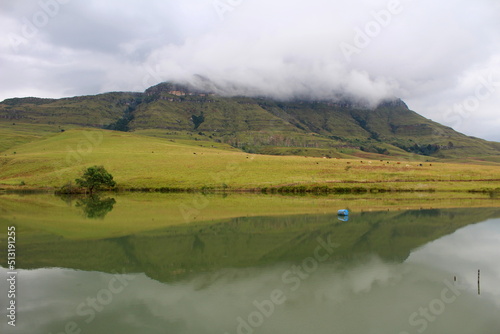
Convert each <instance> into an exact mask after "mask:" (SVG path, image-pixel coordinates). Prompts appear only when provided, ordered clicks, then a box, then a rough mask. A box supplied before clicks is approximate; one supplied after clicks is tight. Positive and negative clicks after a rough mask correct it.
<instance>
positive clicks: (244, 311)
mask: <svg viewBox="0 0 500 334" xmlns="http://www.w3.org/2000/svg"><path fill="white" fill-rule="evenodd" d="M289 269H290V266H289V265H286V266H285V265H279V266H273V267H268V268H253V269H252V268H250V269H230V270H229V269H228V270H222V271H219V272H217V273H212V274H204V275H198V276H197V277H195V278H193V279H191V280H186V281H184V282H179V283H176V284H162V283H159V282H157V281H154V280H151V279H149V278H147V277H146V276H145V275H142V274H140V275H136V276H135V277H136V278H135V279H134V280H133V281H132V282H131V283H130V285H129V286H128V287H127V288H126V289H124V290H123V292H122V293H119V294H116V295H115V296H114V298H113V301H112V303H110V304H109V305H106V306H105V307H104V310H103V311H102V312H100V313H98V314H97V317H96V319H95V320H94V321H93V322H91V323H90V324H87V323H85V317H81V316H78V315H77V314H76V313H75V309H76V307H77V306H78V305H79V304H80V303H82V302H84V301H86V299H87V298H88V297H95V296H96V294H97V293H98V292H99V291H100V290H101V289H105V288H106V287H107V286H108V284H109V281H110V279H112V277H113V275H111V274H102V273H98V272H82V271H72V270H63V269H50V270H48V269H43V270H35V271H21V272H20V274H19V276H18V277H19V279H20V286H22V288H23V294H22V295H21V297H20V300H19V302H20V309H19V313H20V314H22V320H21V317H20V320H19V321H20V325H21V326H23V328H25V329H26V331H25V332H26V333H48V332H50V331H52V332H54V333H55V332H57V333H58V332H60V331H62V330H63V328H64V325H65V323H67V322H68V321H70V320H72V321H75V322H76V323H78V324H79V325H80V327H81V328H82V329H83V332H89V333H96V334H97V333H111V332H114V333H118V332H120V333H180V334H184V333H217V334H221V333H225V332H228V333H230V334H233V333H237V326H238V321H239V320H238V318H239V317H240V319H243V321H248V317H249V316H250V315H251V314H252V312H255V311H256V310H257V309H256V306H255V305H254V304H253V303H254V302H255V301H257V302H259V303H262V302H263V301H264V300H269V299H270V296H271V295H272V292H273V291H274V290H276V289H279V290H281V291H282V292H283V294H284V296H285V297H286V301H285V302H284V303H283V304H281V305H275V306H274V311H273V312H272V314H271V315H270V316H269V317H263V324H262V326H261V327H259V328H258V330H255V333H263V334H266V333H273V334H279V333H400V332H401V331H407V332H408V333H417V329H418V327H412V326H411V325H410V324H409V322H408V319H409V316H410V315H411V314H412V313H413V312H416V311H418V310H419V308H420V307H427V306H428V305H429V303H430V302H431V301H433V300H434V299H436V298H440V293H441V291H442V290H443V288H445V287H446V285H445V284H444V283H443V280H445V279H449V280H450V281H451V280H452V279H450V275H449V273H446V272H444V271H440V270H437V269H435V268H433V267H432V266H428V265H426V264H422V263H420V264H416V263H411V261H410V262H409V263H405V264H396V263H386V262H383V261H382V260H380V259H379V258H376V257H371V258H365V259H360V260H358V261H357V263H351V264H327V263H322V264H321V265H320V266H319V268H318V269H317V270H316V271H315V272H312V273H311V274H310V276H308V277H305V278H303V279H301V280H300V286H299V287H298V289H296V290H295V291H292V286H294V284H290V283H287V282H284V281H283V280H282V275H283V274H284V273H285V272H286V271H288V270H289ZM4 274H5V270H4V269H2V270H1V272H0V275H2V276H4ZM21 284H22V285H21ZM41 301H43V302H41ZM4 303H5V302H4V301H2V302H1V303H0V304H2V305H0V306H1V307H4V306H5V305H3V304H4ZM497 314H498V308H497V307H495V306H494V305H493V304H492V303H490V302H488V300H486V299H481V298H478V297H477V296H475V295H474V291H464V292H463V293H462V294H461V295H460V296H459V297H458V298H457V299H456V301H455V302H453V303H451V304H448V305H446V309H445V311H444V312H443V313H442V314H441V315H440V316H439V317H437V319H436V320H435V321H434V322H432V323H430V324H429V329H428V333H454V334H456V333H468V334H469V333H471V332H477V333H496V330H497V329H498V328H499V327H500V319H498V317H497ZM1 326H4V325H3V324H2V325H0V328H1V329H2V333H5V332H6V333H10V332H9V331H4V330H5V327H4V328H2V327H1ZM33 328H37V329H38V331H33V330H32V329H33ZM28 329H29V330H28ZM243 332H245V331H244V330H243Z"/></svg>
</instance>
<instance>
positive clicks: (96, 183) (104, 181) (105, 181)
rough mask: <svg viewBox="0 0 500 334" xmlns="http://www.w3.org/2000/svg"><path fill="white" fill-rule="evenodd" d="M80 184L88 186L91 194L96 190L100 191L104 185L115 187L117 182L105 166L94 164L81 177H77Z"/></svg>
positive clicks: (76, 180)
mask: <svg viewBox="0 0 500 334" xmlns="http://www.w3.org/2000/svg"><path fill="white" fill-rule="evenodd" d="M75 182H76V184H77V185H78V186H80V187H83V188H86V189H87V191H88V192H89V194H90V195H92V194H93V193H94V191H99V190H101V189H102V188H103V187H110V188H112V187H114V186H116V182H115V181H114V180H113V175H111V174H110V173H108V171H107V170H106V169H105V168H104V167H103V166H92V167H89V168H87V169H86V170H85V171H84V173H83V175H82V176H81V178H78V179H75Z"/></svg>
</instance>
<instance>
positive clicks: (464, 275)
mask: <svg viewBox="0 0 500 334" xmlns="http://www.w3.org/2000/svg"><path fill="white" fill-rule="evenodd" d="M499 258H500V219H492V220H489V221H486V222H484V223H481V224H476V225H470V226H466V227H464V228H462V229H460V230H458V231H456V232H455V233H453V234H451V235H448V236H446V237H443V238H441V239H439V240H436V241H433V242H430V243H429V244H427V245H425V246H423V247H421V248H419V249H418V250H416V251H414V252H413V253H412V254H411V255H410V257H409V258H408V260H407V262H408V263H425V264H426V265H431V266H433V267H435V268H440V269H442V270H446V271H447V272H449V273H451V274H452V275H456V276H457V277H458V279H459V281H461V282H462V283H463V284H466V285H468V286H469V287H470V289H477V271H478V269H479V270H481V295H483V297H485V296H487V297H489V298H493V299H494V300H495V301H496V303H497V305H499V306H500V287H499V284H498V282H500V266H499V265H498V261H499V260H498V259H499Z"/></svg>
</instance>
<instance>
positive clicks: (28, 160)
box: [0, 129, 500, 193]
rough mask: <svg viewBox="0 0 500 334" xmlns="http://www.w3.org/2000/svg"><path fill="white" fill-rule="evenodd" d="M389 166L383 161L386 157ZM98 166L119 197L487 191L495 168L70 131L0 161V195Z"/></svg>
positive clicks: (60, 181)
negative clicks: (278, 152)
mask: <svg viewBox="0 0 500 334" xmlns="http://www.w3.org/2000/svg"><path fill="white" fill-rule="evenodd" d="M388 158H390V157H388ZM92 165H104V166H105V167H106V169H107V170H108V171H109V172H110V173H112V174H113V176H114V178H115V180H116V182H117V183H118V185H119V187H120V189H122V190H149V191H205V192H214V191H226V192H230V191H259V192H260V191H263V192H270V193H274V192H277V193H373V192H377V193H378V192H429V191H430V192H432V191H461V192H467V191H484V192H489V191H493V190H494V189H495V188H499V187H500V167H499V165H497V164H489V165H484V164H474V163H443V162H426V161H422V157H421V156H415V160H401V161H395V160H386V159H384V160H383V161H382V160H366V159H361V158H360V159H328V158H312V157H304V156H267V155H254V154H247V153H244V152H241V151H237V150H234V149H232V150H229V149H223V148H222V147H217V148H216V147H210V145H209V144H208V143H206V142H199V144H198V146H195V145H188V144H185V143H178V142H175V141H171V140H166V139H162V138H152V137H147V136H141V135H137V134H133V133H123V132H114V131H105V130H96V129H73V130H67V131H65V132H60V133H57V134H53V135H47V137H46V138H42V139H39V140H37V141H32V142H29V143H26V144H21V145H17V146H15V147H14V148H10V149H8V150H6V151H4V152H2V154H1V155H0V166H1V169H0V188H2V189H4V190H5V191H12V190H14V189H20V190H23V189H24V190H26V189H40V188H45V189H47V188H49V189H56V188H58V187H61V186H63V185H64V184H66V183H67V182H69V181H74V179H75V178H76V177H78V176H79V175H80V174H81V172H82V170H83V169H84V168H86V167H88V166H92Z"/></svg>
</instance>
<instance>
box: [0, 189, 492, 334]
mask: <svg viewBox="0 0 500 334" xmlns="http://www.w3.org/2000/svg"><path fill="white" fill-rule="evenodd" d="M27 198H29V196H28V197H27ZM158 200H160V199H158ZM51 201H53V200H52V199H50V200H49V199H47V202H43V201H38V200H37V201H36V202H35V203H28V204H26V203H24V204H23V205H22V206H11V207H8V205H7V204H5V203H7V202H3V203H4V207H3V208H2V206H0V210H1V211H0V226H1V228H2V229H4V230H5V231H3V232H2V233H3V234H4V237H3V238H2V239H0V240H1V244H0V247H1V249H2V253H0V254H1V261H2V262H1V264H2V268H1V269H0V277H1V278H2V279H1V282H2V285H0V296H1V299H0V310H1V311H0V314H1V317H2V318H1V319H0V332H1V333H53V334H56V333H57V334H59V333H221V334H224V333H230V334H232V333H246V334H248V333H263V334H264V333H275V334H280V333H397V334H407V333H410V334H413V333H424V332H425V333H454V334H455V333H495V334H497V333H498V331H499V329H500V318H499V317H498V314H499V312H500V287H499V284H498V282H499V281H500V266H499V265H498V258H499V257H500V246H499V245H500V208H460V209H433V210H410V211H405V210H401V211H389V212H388V211H384V212H364V213H362V212H353V213H352V214H351V215H350V217H349V220H348V221H342V220H340V219H339V217H337V215H334V214H309V215H290V214H282V215H274V216H263V217H246V216H245V217H238V218H230V219H221V220H214V221H209V222H203V221H200V222H190V223H188V224H186V223H184V224H178V225H173V226H164V227H161V228H158V229H148V230H145V231H140V232H137V233H131V234H127V233H125V234H120V235H117V236H113V235H110V236H106V237H103V238H84V239H78V238H68V237H65V236H64V234H63V233H58V231H57V228H55V227H52V228H50V229H49V228H47V226H48V225H47V224H43V222H45V221H46V220H50V217H43V215H48V213H47V210H44V209H40V208H41V207H44V205H45V207H47V206H49V204H47V203H52V202H51ZM58 201H60V200H58ZM155 201H157V200H151V201H149V202H144V203H142V210H144V215H145V216H147V217H148V220H150V219H151V217H150V216H149V215H148V212H149V213H151V212H157V211H158V210H157V209H156V208H157V207H158V205H159V204H162V203H157V202H155ZM40 203H45V204H43V205H42V204H40ZM148 203H149V204H148ZM0 204H2V202H0ZM32 205H33V206H35V208H33V210H31V208H30V206H32ZM165 205H167V204H165ZM15 208H19V209H17V210H19V212H14V211H15V210H16V209H15ZM37 208H38V209H37ZM13 210H14V211H13ZM37 210H38V211H37ZM61 210H62V209H61ZM65 210H67V211H68V212H69V214H68V217H70V216H71V215H75V216H76V215H77V216H78V219H79V220H80V221H81V222H84V223H87V224H92V225H90V226H91V228H96V229H99V228H100V226H99V224H103V225H102V226H101V227H102V228H103V227H104V226H105V224H110V222H112V220H111V218H110V217H111V215H112V214H113V213H115V214H116V212H119V210H120V198H116V199H113V200H111V199H108V198H101V199H99V200H89V199H84V200H81V199H80V200H72V202H71V205H68V206H67V209H65ZM114 210H117V211H114ZM36 212H39V214H38V216H37V217H36V218H35V216H30V215H34V214H36ZM61 214H62V213H61ZM162 214H163V213H158V216H157V217H156V219H158V220H161V219H165V217H162V216H161V215H162ZM29 217H32V220H33V221H36V222H40V229H39V230H37V228H36V225H35V226H34V225H33V224H28V223H26V222H27V221H28V220H29ZM45 218H46V220H45ZM68 219H69V218H68ZM114 219H115V220H116V217H115V218H114ZM120 219H122V220H124V221H125V220H126V219H127V217H125V216H124V217H121V218H120ZM134 219H136V218H134ZM8 226H16V232H17V239H16V262H17V268H18V270H17V283H16V288H17V291H16V303H17V304H16V305H17V309H16V327H12V326H9V325H8V323H7V322H8V318H7V317H6V314H7V313H6V310H7V306H8V304H7V303H8V301H7V298H6V297H7V294H8V291H7V290H8V287H7V285H6V284H4V283H5V281H6V278H8V277H9V276H8V274H7V272H8V269H7V268H6V267H7V265H6V261H5V260H6V255H7V254H6V252H5V249H6V247H7V242H6V238H5V237H6V235H7V227H8ZM42 227H43V228H42ZM82 228H83V227H82ZM60 229H61V230H62V228H60ZM113 231H114V230H113ZM113 233H115V232H113ZM113 233H112V234H113ZM478 269H480V270H481V286H480V288H481V290H480V294H478V284H477V274H478Z"/></svg>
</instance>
